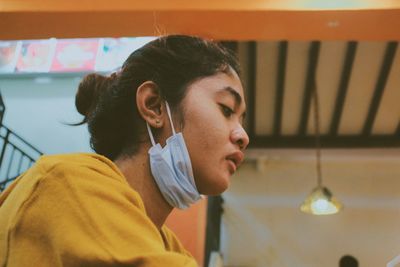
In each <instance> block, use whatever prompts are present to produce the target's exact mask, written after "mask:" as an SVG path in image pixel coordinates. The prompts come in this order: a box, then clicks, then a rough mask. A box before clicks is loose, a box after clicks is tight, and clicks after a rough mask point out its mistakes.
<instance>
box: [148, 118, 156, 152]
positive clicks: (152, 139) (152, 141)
mask: <svg viewBox="0 0 400 267" xmlns="http://www.w3.org/2000/svg"><path fill="white" fill-rule="evenodd" d="M146 126H147V131H148V132H149V136H150V140H151V144H152V145H153V146H155V145H156V142H155V141H154V137H153V133H152V132H151V129H150V125H149V123H148V122H147V121H146Z"/></svg>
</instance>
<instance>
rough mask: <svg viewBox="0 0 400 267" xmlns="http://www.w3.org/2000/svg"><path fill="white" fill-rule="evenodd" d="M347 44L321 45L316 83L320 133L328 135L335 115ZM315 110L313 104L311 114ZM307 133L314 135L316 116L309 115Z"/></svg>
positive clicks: (331, 43)
mask: <svg viewBox="0 0 400 267" xmlns="http://www.w3.org/2000/svg"><path fill="white" fill-rule="evenodd" d="M345 52H346V43H344V42H324V43H321V47H320V54H319V59H318V66H319V67H318V71H317V73H316V82H317V86H318V93H319V98H320V99H319V102H320V114H321V119H320V132H321V134H328V133H329V130H330V123H331V118H332V116H333V113H334V108H335V101H333V100H334V99H335V98H336V94H337V89H338V87H339V81H340V75H341V73H342V68H343V62H344V55H345ZM313 110H314V104H313V103H311V108H310V112H312V111H313ZM307 133H309V134H314V116H312V114H311V116H310V115H309V117H308V126H307Z"/></svg>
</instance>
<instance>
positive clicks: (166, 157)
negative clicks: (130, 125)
mask: <svg viewBox="0 0 400 267" xmlns="http://www.w3.org/2000/svg"><path fill="white" fill-rule="evenodd" d="M165 105H166V107H167V113H168V118H169V121H170V123H171V128H172V132H173V134H172V136H171V137H169V138H168V139H167V143H166V145H165V146H164V147H161V145H160V143H157V144H156V143H155V141H154V137H153V134H152V132H151V129H150V126H149V124H148V123H147V122H146V126H147V131H148V132H149V136H150V140H151V143H152V145H153V146H152V147H151V148H150V149H149V152H148V153H149V155H150V168H151V173H152V174H153V177H154V180H155V181H156V183H157V185H158V188H159V189H160V191H161V193H162V195H163V196H164V198H165V200H166V201H167V202H168V203H169V204H170V205H171V206H172V207H176V208H179V209H186V208H188V207H189V206H190V205H191V204H193V203H195V202H196V201H198V200H199V199H200V198H201V197H200V194H199V192H198V190H197V188H196V184H195V181H194V177H193V170H192V164H191V162H190V157H189V152H188V150H187V148H186V144H185V140H184V139H183V135H182V133H175V128H174V124H173V123H172V118H171V111H170V109H169V106H168V103H167V102H165Z"/></svg>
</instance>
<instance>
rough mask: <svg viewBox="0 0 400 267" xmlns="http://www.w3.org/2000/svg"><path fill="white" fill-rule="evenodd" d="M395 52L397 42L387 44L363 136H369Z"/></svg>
mask: <svg viewBox="0 0 400 267" xmlns="http://www.w3.org/2000/svg"><path fill="white" fill-rule="evenodd" d="M396 50H397V42H389V43H388V44H387V46H386V52H385V55H384V58H383V62H382V66H381V70H380V72H379V77H378V80H377V82H376V86H375V91H374V95H373V96H372V100H371V104H370V106H369V110H368V115H367V118H366V119H365V123H364V127H363V135H366V136H367V135H370V134H371V131H372V127H373V124H374V121H375V117H376V114H377V113H378V108H379V104H380V103H381V99H382V96H383V92H384V90H385V87H386V82H387V79H388V77H389V73H390V70H391V68H392V63H393V60H394V56H395V54H396Z"/></svg>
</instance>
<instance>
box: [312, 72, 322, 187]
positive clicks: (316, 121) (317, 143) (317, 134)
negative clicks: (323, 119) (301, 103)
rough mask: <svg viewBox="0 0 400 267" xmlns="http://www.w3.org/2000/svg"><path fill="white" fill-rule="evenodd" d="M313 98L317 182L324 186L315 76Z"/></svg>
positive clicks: (319, 185)
mask: <svg viewBox="0 0 400 267" xmlns="http://www.w3.org/2000/svg"><path fill="white" fill-rule="evenodd" d="M313 100H314V105H313V106H314V112H313V113H314V132H315V147H316V154H317V184H318V187H322V171H321V140H320V138H321V137H320V132H319V127H320V125H319V101H318V90H317V84H316V81H315V77H314V79H313Z"/></svg>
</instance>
